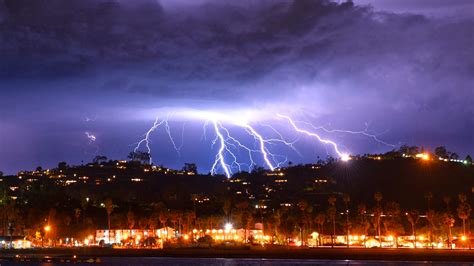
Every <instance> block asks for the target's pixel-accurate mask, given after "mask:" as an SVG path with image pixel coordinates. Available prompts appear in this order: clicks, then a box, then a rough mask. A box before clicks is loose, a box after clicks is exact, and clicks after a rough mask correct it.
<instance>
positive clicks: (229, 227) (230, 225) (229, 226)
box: [224, 223, 234, 231]
mask: <svg viewBox="0 0 474 266" xmlns="http://www.w3.org/2000/svg"><path fill="white" fill-rule="evenodd" d="M232 228H234V226H233V225H232V224H231V223H226V224H225V226H224V229H225V230H226V231H230V230H232Z"/></svg>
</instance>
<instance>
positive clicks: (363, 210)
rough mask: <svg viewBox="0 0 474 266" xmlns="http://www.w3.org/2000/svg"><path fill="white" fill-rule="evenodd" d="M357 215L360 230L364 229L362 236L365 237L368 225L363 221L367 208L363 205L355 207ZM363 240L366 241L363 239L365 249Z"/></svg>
mask: <svg viewBox="0 0 474 266" xmlns="http://www.w3.org/2000/svg"><path fill="white" fill-rule="evenodd" d="M357 213H358V214H359V216H360V220H361V225H362V228H363V229H364V236H367V233H368V230H369V228H370V223H368V222H367V221H366V219H365V215H366V214H367V207H366V206H365V204H359V205H358V206H357ZM365 240H366V237H364V247H365Z"/></svg>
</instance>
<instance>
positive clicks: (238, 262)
mask: <svg viewBox="0 0 474 266" xmlns="http://www.w3.org/2000/svg"><path fill="white" fill-rule="evenodd" d="M101 260H102V262H101V263H99V264H92V263H40V262H23V263H20V262H11V261H0V266H6V265H29V266H34V265H41V266H43V265H44V266H47V265H51V266H56V265H78V266H79V265H81V266H83V265H89V266H93V265H119V266H126V265H131V266H132V265H133V266H141V265H171V266H172V265H177V266H184V265H191V266H207V265H210V266H220V265H222V266H246V265H249V266H256V265H285V266H287V265H392V266H399V265H400V266H409V265H441V266H448V265H466V266H467V265H469V266H472V265H474V263H468V262H461V263H454V262H430V261H417V262H414V261H382V260H379V261H366V260H301V259H220V258H210V259H206V258H158V257H134V258H120V257H113V258H101Z"/></svg>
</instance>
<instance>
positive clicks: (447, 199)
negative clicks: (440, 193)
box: [443, 196, 451, 213]
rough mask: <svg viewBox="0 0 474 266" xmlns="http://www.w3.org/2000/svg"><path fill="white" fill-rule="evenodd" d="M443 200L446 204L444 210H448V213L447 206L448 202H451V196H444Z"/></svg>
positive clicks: (448, 210)
mask: <svg viewBox="0 0 474 266" xmlns="http://www.w3.org/2000/svg"><path fill="white" fill-rule="evenodd" d="M443 201H444V203H445V204H446V212H448V213H449V212H451V210H450V208H449V203H450V202H451V197H450V196H444V197H443Z"/></svg>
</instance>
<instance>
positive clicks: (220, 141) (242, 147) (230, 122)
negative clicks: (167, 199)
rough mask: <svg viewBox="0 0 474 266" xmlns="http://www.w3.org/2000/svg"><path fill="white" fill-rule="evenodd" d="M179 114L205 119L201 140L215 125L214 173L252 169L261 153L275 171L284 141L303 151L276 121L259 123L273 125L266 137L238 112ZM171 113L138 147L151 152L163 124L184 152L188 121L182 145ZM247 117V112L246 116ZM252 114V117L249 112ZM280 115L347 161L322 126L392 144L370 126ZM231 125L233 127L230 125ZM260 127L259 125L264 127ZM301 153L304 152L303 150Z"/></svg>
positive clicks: (290, 146) (345, 156)
mask: <svg viewBox="0 0 474 266" xmlns="http://www.w3.org/2000/svg"><path fill="white" fill-rule="evenodd" d="M178 115H181V117H184V118H186V119H187V118H191V119H195V120H198V121H202V122H203V128H202V129H203V134H202V137H201V141H206V139H207V136H206V135H207V133H208V132H207V130H208V128H211V127H212V129H213V130H212V131H213V133H214V134H213V135H215V137H214V138H213V139H212V141H211V149H213V148H214V147H215V146H217V147H218V148H217V152H216V154H215V157H214V161H213V163H212V165H211V169H210V173H211V174H212V175H216V174H218V172H221V173H223V174H224V175H225V176H226V177H228V178H230V177H231V176H232V174H233V171H242V169H243V167H248V170H249V171H251V170H252V167H254V166H255V165H257V160H256V159H257V157H256V155H258V156H261V158H262V162H263V164H264V166H265V167H266V168H267V169H269V170H271V171H274V170H275V169H276V168H278V167H280V166H281V165H282V164H283V163H285V162H286V161H287V157H285V156H282V155H278V154H274V153H272V152H271V150H272V147H273V146H275V145H284V146H286V147H288V148H290V149H292V150H293V151H295V152H296V153H298V154H300V153H299V152H298V151H297V150H296V148H295V147H294V144H295V143H296V142H297V141H298V140H299V138H300V137H299V136H296V137H294V139H293V140H290V141H289V140H286V139H285V138H284V135H283V134H281V133H280V132H279V131H278V130H277V129H276V128H275V127H273V126H272V125H267V124H259V125H257V126H260V127H261V126H265V127H268V128H269V129H271V131H272V132H273V133H271V135H272V136H271V137H266V136H264V135H268V132H267V133H265V134H262V133H261V132H259V131H258V130H257V127H255V126H254V125H252V124H250V123H249V122H248V121H247V120H246V119H245V118H242V117H240V116H239V115H238V114H236V115H224V114H222V113H214V112H206V111H196V112H184V113H178ZM170 117H171V114H170V113H168V115H167V116H166V118H165V119H161V120H160V119H159V118H158V117H157V118H156V119H155V121H154V123H153V126H152V127H151V128H150V129H149V130H148V131H147V132H146V133H145V135H144V137H143V139H141V140H140V141H139V142H138V143H137V145H136V147H135V149H134V151H135V152H136V151H138V150H139V149H140V147H141V146H142V145H144V146H145V147H146V150H147V152H148V153H149V154H151V141H150V136H151V134H152V133H153V132H154V131H156V130H157V129H158V128H159V127H160V126H162V127H163V128H164V130H165V132H166V133H167V135H168V138H169V140H170V142H171V144H172V145H173V148H174V149H175V150H176V152H177V153H178V155H179V154H180V150H181V148H182V146H183V143H184V141H183V136H184V125H185V124H184V123H183V129H182V132H181V145H180V146H178V145H177V144H176V142H175V141H174V139H173V135H172V132H171V128H170V124H169V120H170ZM244 117H245V116H244ZM248 118H251V116H249V117H248ZM277 118H278V119H285V120H286V121H287V122H288V123H289V124H290V125H291V127H292V129H293V130H294V131H295V132H298V133H300V134H298V135H301V134H304V135H306V136H309V137H312V138H316V139H317V140H318V141H319V142H321V143H323V144H326V145H328V146H331V147H332V148H333V149H334V152H335V153H336V154H337V156H338V158H340V159H341V160H342V161H347V160H350V155H349V154H348V153H345V152H344V151H343V150H344V149H343V148H341V146H340V145H338V144H337V143H336V142H335V141H333V140H330V139H326V138H323V137H322V136H320V135H319V134H318V133H317V131H318V130H323V131H324V132H326V133H334V132H340V133H349V134H361V135H364V136H368V137H370V138H372V139H374V140H375V141H378V142H379V143H384V144H387V145H391V144H389V143H386V142H383V141H381V140H380V139H378V138H377V136H376V135H373V134H370V133H368V131H367V127H366V130H364V131H346V130H339V129H334V130H330V129H327V128H325V127H315V126H313V125H312V124H310V123H307V122H302V121H296V120H293V119H292V118H291V117H290V116H287V115H282V114H277ZM299 125H305V127H304V128H302V127H300V126H299ZM227 126H230V127H227ZM231 127H233V128H240V129H242V130H243V131H245V133H246V134H247V135H248V136H249V137H250V138H251V140H253V145H247V144H246V143H245V142H244V141H243V139H242V138H241V137H240V138H237V137H235V136H233V135H232V132H231V130H230V129H231ZM260 127H258V128H260ZM309 127H310V128H311V129H312V130H309V129H308V128H309ZM247 138H248V137H247ZM241 151H245V153H246V155H245V157H246V158H248V161H242V160H240V161H239V158H240V157H241V153H240V152H241ZM300 156H301V154H300ZM151 163H152V158H151V156H150V164H151Z"/></svg>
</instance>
